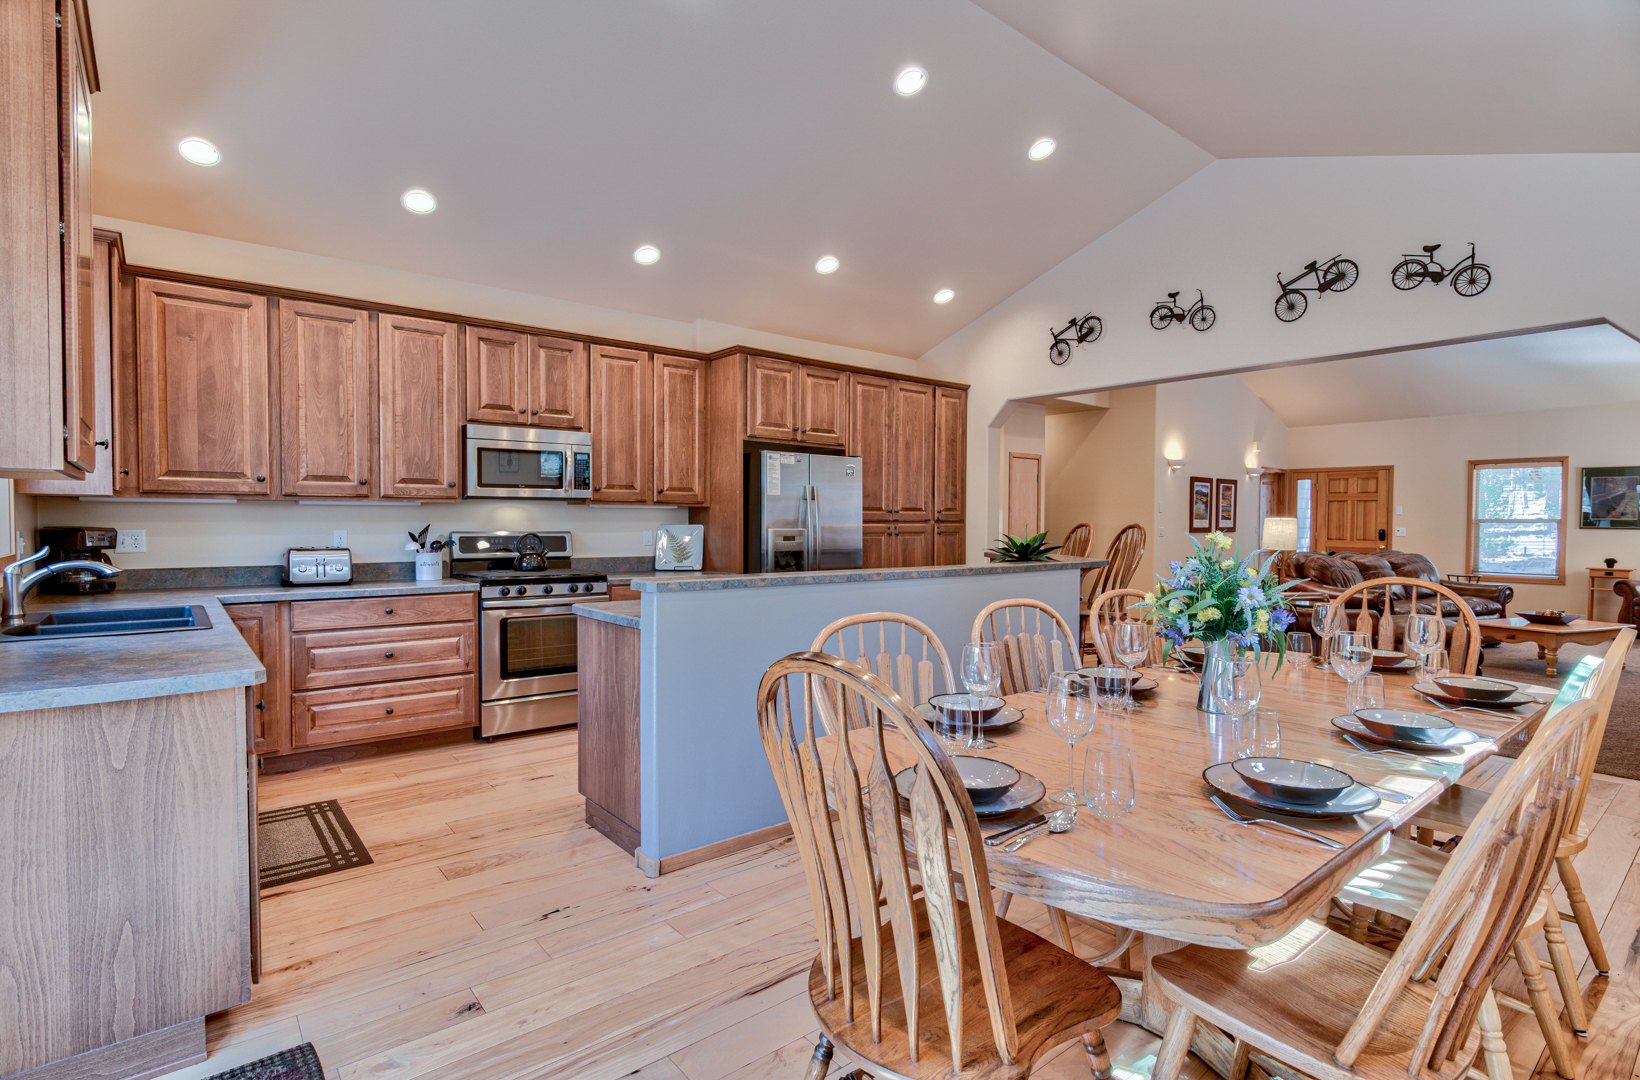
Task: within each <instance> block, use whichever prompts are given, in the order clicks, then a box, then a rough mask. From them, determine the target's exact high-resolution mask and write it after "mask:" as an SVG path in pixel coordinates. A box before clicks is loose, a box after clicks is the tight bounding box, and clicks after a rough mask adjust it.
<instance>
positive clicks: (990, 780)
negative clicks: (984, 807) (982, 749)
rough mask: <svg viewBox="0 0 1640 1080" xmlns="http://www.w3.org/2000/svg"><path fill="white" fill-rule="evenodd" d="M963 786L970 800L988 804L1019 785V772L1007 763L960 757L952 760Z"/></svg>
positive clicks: (965, 756)
mask: <svg viewBox="0 0 1640 1080" xmlns="http://www.w3.org/2000/svg"><path fill="white" fill-rule="evenodd" d="M951 764H952V765H954V766H956V769H957V775H958V776H960V777H962V786H963V787H965V788H967V789H968V798H969V799H970V800H971V801H973V802H976V803H988V802H992V801H994V800H996V799H1000V798H1002V796H1003V794H1004V793H1005V792H1007V790H1008V789H1009V788H1011V787H1013V786H1014V785H1015V784H1017V783H1019V770H1018V769H1016V768H1014V767H1013V766H1012V765H1009V764H1008V763H1007V762H1005V761H992V760H991V759H990V758H982V757H969V756H967V755H959V756H957V757H954V758H952V759H951Z"/></svg>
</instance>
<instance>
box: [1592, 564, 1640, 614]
mask: <svg viewBox="0 0 1640 1080" xmlns="http://www.w3.org/2000/svg"><path fill="white" fill-rule="evenodd" d="M1633 577H1634V571H1633V570H1624V569H1623V568H1622V567H1620V566H1617V567H1612V568H1610V569H1607V568H1606V567H1604V566H1591V567H1589V618H1591V619H1592V618H1595V613H1594V600H1595V594H1596V593H1606V594H1607V595H1611V591H1612V583H1613V582H1616V581H1628V580H1630V579H1631V578H1633Z"/></svg>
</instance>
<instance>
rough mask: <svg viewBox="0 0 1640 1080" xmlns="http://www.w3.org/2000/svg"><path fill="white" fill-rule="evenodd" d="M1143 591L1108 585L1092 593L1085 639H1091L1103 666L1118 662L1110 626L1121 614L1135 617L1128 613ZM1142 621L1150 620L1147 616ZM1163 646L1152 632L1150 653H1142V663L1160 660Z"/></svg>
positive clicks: (1153, 662) (1143, 596)
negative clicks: (1106, 590)
mask: <svg viewBox="0 0 1640 1080" xmlns="http://www.w3.org/2000/svg"><path fill="white" fill-rule="evenodd" d="M1144 598H1145V594H1144V593H1142V592H1140V591H1139V590H1138V589H1111V590H1109V591H1108V592H1102V593H1100V594H1099V595H1098V596H1096V597H1094V600H1093V603H1092V604H1091V605H1090V606H1089V608H1088V623H1087V631H1086V634H1085V637H1084V640H1087V639H1088V638H1091V639H1092V642H1093V649H1094V652H1095V653H1096V654H1098V656H1099V663H1101V664H1104V665H1106V666H1109V665H1112V664H1120V663H1121V661H1120V660H1118V659H1116V647H1115V642H1114V641H1112V640H1111V636H1110V635H1111V627H1112V626H1113V625H1115V624H1116V623H1117V622H1120V621H1121V620H1122V619H1124V618H1135V617H1136V616H1133V615H1130V614H1128V612H1129V610H1130V609H1131V608H1132V607H1133V605H1134V602H1135V601H1139V600H1143V599H1144ZM1145 621H1147V622H1148V621H1149V620H1148V619H1146V620H1145ZM1161 651H1162V646H1161V642H1159V641H1158V640H1157V639H1156V637H1155V636H1154V635H1152V636H1151V639H1150V654H1149V655H1148V656H1146V657H1145V663H1147V664H1155V663H1159V662H1160V661H1161Z"/></svg>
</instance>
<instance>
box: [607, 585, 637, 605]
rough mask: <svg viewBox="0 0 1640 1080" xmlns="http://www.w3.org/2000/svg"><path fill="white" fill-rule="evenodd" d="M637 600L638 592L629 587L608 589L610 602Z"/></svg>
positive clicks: (622, 586) (621, 586) (611, 587)
mask: <svg viewBox="0 0 1640 1080" xmlns="http://www.w3.org/2000/svg"><path fill="white" fill-rule="evenodd" d="M638 598H639V597H638V590H637V589H634V588H633V587H632V586H630V585H611V586H610V587H609V599H610V600H611V601H612V602H613V601H617V600H637V599H638Z"/></svg>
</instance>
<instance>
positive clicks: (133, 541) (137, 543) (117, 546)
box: [114, 529, 148, 551]
mask: <svg viewBox="0 0 1640 1080" xmlns="http://www.w3.org/2000/svg"><path fill="white" fill-rule="evenodd" d="M114 550H115V551H147V550H148V530H147V529H119V530H117V533H116V537H115V541H114Z"/></svg>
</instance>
